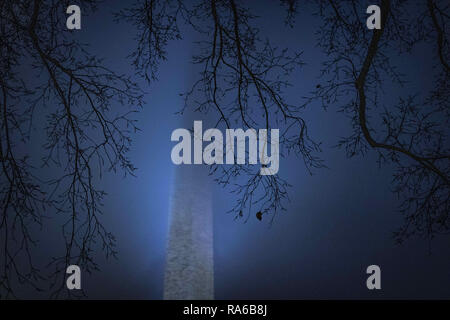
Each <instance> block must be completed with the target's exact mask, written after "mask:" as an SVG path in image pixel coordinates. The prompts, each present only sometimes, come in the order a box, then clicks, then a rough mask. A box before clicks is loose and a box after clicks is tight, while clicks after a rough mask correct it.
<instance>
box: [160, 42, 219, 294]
mask: <svg viewBox="0 0 450 320" xmlns="http://www.w3.org/2000/svg"><path fill="white" fill-rule="evenodd" d="M194 37H195V36H194ZM191 40H192V41H191V43H192V45H193V44H194V43H195V40H198V39H191ZM191 52H192V53H193V52H194V47H192V48H191ZM195 68H196V67H195V65H193V64H192V63H189V66H188V67H187V68H186V69H184V71H185V72H187V74H186V79H187V87H188V88H189V87H190V86H192V84H193V83H194V81H195V80H196V78H197V77H198V71H199V70H198V67H197V70H196V69H195ZM191 107H192V106H191ZM202 118H203V119H202ZM194 120H202V121H204V120H207V119H205V117H204V116H203V117H202V116H201V114H199V113H194V112H192V108H191V109H190V110H189V108H188V110H186V111H185V112H184V114H183V116H182V117H181V126H180V127H182V128H185V129H188V130H189V129H192V128H193V124H194ZM206 123H207V122H206ZM206 123H205V122H204V124H205V125H206ZM174 129H176V128H174ZM195 139H199V137H194V134H192V141H191V142H192V147H193V146H194V140H195ZM200 139H201V137H200ZM175 144H176V142H173V145H175ZM193 159H194V155H193V154H192V160H193ZM208 173H209V169H208V166H207V165H205V164H181V165H177V166H176V167H175V174H174V181H173V185H172V186H173V187H172V194H171V196H170V206H169V208H170V209H169V211H170V212H169V231H168V240H167V253H166V266H165V274H164V299H167V300H169V299H170V300H200V299H205V300H209V299H214V265H213V213H212V201H211V198H212V197H211V187H212V183H211V177H210V176H209V175H208Z"/></svg>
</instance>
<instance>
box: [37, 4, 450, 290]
mask: <svg viewBox="0 0 450 320" xmlns="http://www.w3.org/2000/svg"><path fill="white" fill-rule="evenodd" d="M123 5H125V2H124V1H108V4H107V5H104V6H103V7H100V8H99V11H97V12H96V13H94V14H93V15H91V16H89V17H87V16H83V21H82V30H81V31H77V32H76V36H77V37H80V39H82V40H83V41H84V42H86V43H88V44H89V45H90V47H91V50H92V51H91V52H93V53H98V54H99V55H100V56H103V57H105V64H107V65H108V66H110V67H111V68H113V69H114V70H116V71H118V72H123V73H127V74H134V69H133V68H132V67H131V64H130V61H129V60H127V58H126V56H127V55H128V54H129V53H130V52H131V51H132V50H133V48H134V47H135V42H134V41H133V38H134V35H135V31H134V29H133V28H132V27H131V26H129V25H127V24H126V23H120V24H117V23H114V21H113V15H112V12H113V11H115V10H116V9H118V8H120V7H121V6H123ZM254 9H255V12H256V13H257V14H259V15H261V16H262V17H265V18H264V19H259V20H258V22H259V23H260V27H261V29H262V34H264V35H265V36H267V37H269V38H270V39H274V40H275V41H276V43H277V44H279V45H280V46H283V47H288V48H290V49H291V50H300V51H303V52H304V55H303V60H304V61H305V62H306V63H307V64H306V65H305V66H304V67H303V68H302V69H301V70H298V71H297V72H294V74H293V75H292V78H291V80H292V83H293V87H292V88H290V89H289V90H288V91H287V95H286V97H287V100H289V101H290V102H293V103H300V102H301V101H302V97H303V96H305V95H306V94H307V93H308V92H310V91H311V90H312V89H313V88H314V87H315V85H316V84H317V83H320V79H319V78H318V76H319V67H320V63H321V61H322V59H323V58H324V57H323V54H322V53H321V51H320V49H319V48H317V46H316V42H315V34H314V32H315V30H316V29H317V27H318V26H319V24H320V21H319V20H318V19H319V18H317V17H313V16H312V15H310V14H307V13H304V12H300V13H299V15H298V17H297V19H296V24H295V25H294V28H292V29H291V28H289V27H286V26H285V25H284V22H283V19H284V15H285V12H284V11H283V10H282V8H281V7H280V6H278V4H273V3H272V2H270V1H258V7H255V8H254ZM183 33H184V36H185V39H184V40H182V41H176V42H171V43H170V44H169V46H168V48H167V49H168V50H167V51H168V52H169V53H168V60H167V61H165V62H162V63H161V65H160V68H159V72H158V78H159V79H158V81H157V82H154V83H153V84H152V85H150V86H149V85H148V84H146V83H145V82H144V81H141V80H139V82H140V84H141V86H142V87H143V88H144V89H145V90H146V91H147V92H148V94H147V95H146V98H145V101H146V105H145V106H144V109H143V110H142V112H140V113H139V114H138V115H137V116H136V118H137V119H138V120H139V122H138V126H139V127H140V128H141V131H140V132H139V133H137V134H136V135H134V136H133V138H134V142H133V147H132V151H131V153H130V158H131V159H132V161H133V162H134V164H135V165H136V167H138V168H139V169H138V171H137V173H136V174H137V176H136V177H127V178H123V177H122V176H121V174H120V173H119V174H117V175H113V174H106V175H105V176H104V177H103V179H102V181H101V182H100V184H101V186H102V187H103V188H104V189H105V191H106V192H107V193H108V196H107V197H106V199H105V206H104V209H103V211H104V215H103V221H104V223H105V225H106V226H107V228H109V230H110V231H111V232H112V233H114V234H115V236H116V237H117V242H118V251H119V255H118V260H108V261H104V258H103V257H102V255H101V254H100V253H98V254H97V258H98V259H99V261H100V262H101V263H100V266H101V271H100V272H96V273H93V274H92V275H90V276H85V277H84V278H83V286H84V288H85V289H86V292H87V294H88V298H139V299H161V298H162V292H163V274H164V259H165V245H166V237H167V231H168V225H167V222H168V213H169V201H170V192H171V184H172V181H173V175H174V167H175V166H174V165H173V164H172V162H171V159H170V151H171V148H172V146H173V143H172V142H171V141H170V134H171V132H172V131H173V130H174V129H176V128H178V127H179V126H180V123H181V119H180V117H179V116H177V115H175V114H174V113H175V112H176V111H178V110H179V109H180V108H181V107H182V104H183V100H182V98H181V97H180V96H179V94H180V93H182V92H185V91H187V90H188V89H190V87H191V85H192V83H193V81H194V80H195V79H196V76H197V75H196V69H195V68H194V67H192V66H191V63H190V61H191V55H192V53H193V52H192V47H193V46H192V43H191V40H192V30H191V29H189V28H185V29H184V30H183ZM431 59H432V56H431V55H430V53H429V52H428V51H426V50H425V49H424V50H422V51H420V50H416V51H415V52H413V54H412V55H411V56H410V57H409V59H407V60H404V62H402V63H403V64H404V66H405V68H404V69H405V70H404V72H407V73H408V79H412V80H414V81H412V82H411V83H410V84H408V85H407V86H406V87H405V88H403V89H401V90H402V91H401V92H409V93H416V92H417V91H418V90H421V88H423V87H427V86H429V83H430V81H429V77H431V65H432V64H431V62H430V63H428V61H430V60H431ZM411 66H413V67H411ZM399 90H400V89H399V88H393V89H392V90H391V91H392V92H388V93H386V97H385V98H386V101H387V102H388V101H391V99H392V101H393V100H395V99H396V98H397V96H396V94H397V93H398V92H400V91H399ZM304 117H305V119H306V120H307V121H308V124H309V128H310V133H311V135H312V136H313V137H314V138H315V139H316V140H318V141H322V142H323V152H322V154H321V156H322V158H323V159H324V160H325V162H326V165H327V166H328V169H319V170H314V171H313V175H312V176H311V175H309V174H308V172H307V170H306V168H305V167H304V165H303V161H302V160H301V159H299V158H296V157H293V156H292V157H288V158H282V159H281V162H280V170H279V175H280V176H282V177H283V178H286V179H287V180H288V182H289V183H291V184H292V188H290V190H289V192H290V194H289V195H290V198H291V201H290V203H288V204H287V210H286V212H283V213H281V214H280V215H279V216H277V217H276V219H275V221H274V223H273V224H272V225H269V223H268V222H267V221H265V220H263V221H258V220H256V219H255V218H253V217H252V218H251V219H249V221H248V222H247V223H243V222H242V221H239V220H234V216H232V215H230V214H227V213H226V212H227V211H228V210H229V209H230V204H231V203H233V202H234V201H236V198H235V195H233V194H231V193H230V192H229V191H230V190H228V189H223V188H221V187H219V186H215V187H214V196H213V206H214V254H215V257H214V259H215V261H214V263H215V294H216V298H217V299H260V298H261V299H302V298H318V299H327V298H450V286H449V283H450V255H449V254H448V244H449V238H448V237H437V238H435V239H434V240H433V242H432V243H431V249H430V248H429V244H428V242H427V241H425V240H423V239H410V240H408V241H406V242H405V243H404V244H402V245H396V244H395V243H394V240H393V238H392V232H393V231H394V230H395V229H397V228H398V227H399V226H400V225H401V224H402V218H401V216H400V215H399V214H398V212H397V210H396V208H397V205H398V204H399V202H398V200H397V199H396V197H395V195H394V194H393V193H392V185H391V179H392V172H393V171H392V168H390V167H389V166H384V167H382V168H379V167H378V165H377V163H376V155H375V154H374V153H373V152H369V153H368V154H367V155H366V156H365V157H364V158H352V159H348V158H346V156H345V152H344V151H343V150H339V149H337V148H334V147H333V146H334V145H336V143H337V141H338V139H339V138H340V137H342V136H345V135H346V134H347V133H348V130H349V128H348V125H349V123H348V119H347V118H345V116H344V115H342V114H341V113H338V112H337V106H336V108H329V109H328V111H324V110H323V109H321V108H320V106H319V105H315V104H312V105H310V106H309V107H308V108H307V109H306V110H305V113H304ZM40 139H41V136H39V135H36V137H35V141H34V142H35V143H33V150H34V151H33V152H38V150H39V148H38V147H36V146H39V144H40V143H39V140H40ZM41 173H42V174H44V175H45V171H41ZM52 228H53V227H51V225H50V226H48V227H47V229H44V230H43V232H42V233H41V236H40V237H41V245H40V246H39V247H38V249H37V251H36V252H37V253H38V255H39V256H41V257H42V259H44V257H46V256H47V255H49V254H50V253H51V252H53V251H54V250H56V249H57V246H55V245H54V244H55V241H58V237H59V233H58V232H59V231H56V230H57V229H56V228H54V229H52ZM51 248H52V249H51ZM371 264H377V265H379V266H380V267H381V271H382V276H381V281H382V290H380V291H376V292H375V291H369V290H367V288H366V286H365V282H366V278H367V275H366V273H365V270H366V268H367V266H369V265H371Z"/></svg>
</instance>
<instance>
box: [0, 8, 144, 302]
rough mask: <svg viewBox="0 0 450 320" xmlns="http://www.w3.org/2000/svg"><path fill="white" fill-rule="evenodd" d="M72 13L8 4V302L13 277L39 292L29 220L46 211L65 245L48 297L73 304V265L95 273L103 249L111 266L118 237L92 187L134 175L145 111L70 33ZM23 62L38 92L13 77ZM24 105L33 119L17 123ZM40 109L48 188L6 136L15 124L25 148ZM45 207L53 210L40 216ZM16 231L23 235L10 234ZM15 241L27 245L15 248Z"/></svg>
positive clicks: (126, 82) (4, 16)
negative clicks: (132, 152) (37, 79)
mask: <svg viewBox="0 0 450 320" xmlns="http://www.w3.org/2000/svg"><path fill="white" fill-rule="evenodd" d="M82 2H83V5H85V8H91V10H94V9H95V6H96V4H97V1H82ZM68 5H69V4H68V2H67V1H60V2H53V1H43V0H35V1H16V2H6V3H3V5H2V7H1V21H2V23H1V32H2V35H1V38H2V39H4V40H3V41H4V42H5V44H6V43H7V47H5V49H4V50H5V51H7V52H6V55H5V57H6V59H4V62H3V63H2V74H4V76H2V77H1V78H2V80H1V81H2V82H1V86H2V89H3V90H2V100H3V103H2V107H3V108H2V109H3V112H2V113H3V118H2V123H1V127H2V128H3V130H4V131H5V132H6V133H7V134H6V135H5V137H6V139H4V138H3V135H2V144H1V148H0V149H1V150H2V151H1V155H2V157H1V159H2V167H3V172H2V176H1V179H6V180H7V181H8V182H9V185H8V187H7V188H4V189H3V190H2V193H1V194H2V196H3V199H2V224H1V225H0V231H1V232H2V236H3V238H4V240H5V245H4V252H5V255H2V259H3V260H2V262H1V265H2V267H3V275H2V279H1V282H0V284H1V285H0V288H1V289H2V290H1V291H0V292H4V293H3V295H4V297H5V298H8V297H10V296H14V291H13V288H12V286H11V278H12V277H16V278H18V279H19V281H21V282H24V281H26V282H28V283H29V284H31V285H33V286H34V287H35V288H36V289H38V290H42V288H40V287H39V286H38V284H37V283H38V280H41V279H42V278H43V277H44V275H43V273H42V272H40V271H39V270H37V269H36V268H35V267H34V265H33V263H32V261H33V260H32V253H31V248H30V245H31V244H32V243H33V240H32V239H33V238H32V236H31V233H32V232H31V230H30V227H29V226H28V223H29V222H30V219H32V220H33V221H34V222H37V223H41V222H42V212H43V211H47V210H49V208H48V207H50V210H52V212H54V211H56V212H57V213H58V215H57V216H61V217H62V218H59V219H62V236H63V240H64V241H63V242H64V252H63V254H62V255H59V256H56V257H54V258H53V259H52V261H51V263H50V264H49V266H48V267H50V268H52V269H53V271H52V272H51V274H50V275H45V277H46V278H47V277H50V279H51V283H52V286H51V287H52V288H53V290H52V297H54V298H57V297H59V296H61V294H64V293H65V295H66V296H73V295H74V294H73V293H72V292H70V291H69V290H65V289H66V288H65V270H66V268H67V266H68V265H70V264H77V265H79V266H80V267H81V268H82V269H83V270H84V271H87V272H91V271H92V270H96V269H98V266H97V264H96V262H95V260H94V259H93V255H92V254H93V252H94V250H97V249H100V250H103V251H104V252H105V254H106V256H107V257H108V256H115V254H116V251H115V249H114V246H115V238H114V236H113V235H112V234H111V233H110V232H109V231H107V230H106V228H105V227H104V226H103V224H102V222H101V214H102V212H101V203H102V200H103V197H104V195H105V193H104V191H102V190H99V189H98V188H97V187H96V181H97V180H98V179H99V178H101V174H102V172H103V171H105V170H114V171H116V169H119V168H120V169H121V170H123V171H124V172H125V173H130V174H133V172H134V170H135V167H134V166H133V165H132V163H131V162H130V160H129V159H128V158H127V155H126V153H127V151H128V150H129V145H130V143H131V138H130V134H131V133H132V132H134V131H135V130H137V128H136V126H135V121H134V120H133V119H132V114H133V113H134V112H136V111H137V109H135V107H139V106H141V105H142V92H141V91H140V89H139V88H138V86H137V85H136V84H135V83H134V82H132V81H131V80H130V79H129V78H127V77H126V76H124V75H120V74H117V73H115V72H114V71H112V70H110V69H108V68H107V67H106V66H104V65H103V64H102V61H101V60H100V59H98V58H97V57H95V56H94V55H91V54H89V53H88V52H87V51H86V50H85V47H84V46H83V45H81V44H80V43H79V42H78V41H76V40H74V39H73V37H71V36H70V32H69V31H67V30H65V29H64V28H65V23H62V21H64V22H65V16H64V13H65V9H66V8H67V6H68ZM2 48H3V46H2ZM23 61H26V62H28V63H29V65H32V66H33V68H34V69H36V70H38V71H39V72H40V73H41V75H42V76H43V79H44V80H42V82H41V83H39V84H34V83H31V84H30V83H26V81H23V80H22V79H23V77H22V78H21V76H22V75H21V74H19V71H17V69H19V66H20V63H21V62H23ZM30 82H31V81H30ZM13 84H14V85H13ZM21 87H23V88H25V87H29V89H21ZM8 97H9V100H8ZM26 104H30V105H31V107H29V108H30V109H29V112H31V113H28V114H27V113H25V114H23V115H22V114H20V115H19V112H20V111H19V110H20V108H21V107H22V108H24V106H26ZM120 105H127V106H130V107H131V108H130V109H129V110H128V111H126V110H125V111H124V112H120V111H119V110H117V111H119V112H118V113H117V115H113V111H115V109H117V106H120ZM44 107H45V108H46V109H48V110H49V113H48V116H47V124H46V127H45V132H46V134H47V142H46V144H45V145H44V146H43V147H44V149H45V150H46V155H45V156H44V157H43V158H42V163H43V165H44V166H49V167H52V166H55V167H59V168H60V171H61V175H59V176H57V177H55V178H52V179H50V180H46V181H42V180H40V179H38V178H37V177H35V176H34V175H33V173H32V172H30V169H31V168H32V166H31V163H30V164H29V163H26V162H25V160H26V159H27V156H24V159H25V160H23V162H19V161H18V160H16V158H17V156H16V155H15V153H14V146H12V142H11V141H12V139H13V138H11V137H10V135H9V133H10V132H9V131H10V124H13V125H14V129H15V133H16V134H17V136H16V137H15V139H14V141H21V143H22V145H23V146H25V145H26V144H27V143H29V141H30V136H29V135H28V134H26V133H25V132H24V131H23V130H22V129H23V127H24V126H28V127H30V128H31V127H33V123H32V111H33V110H34V109H39V110H42V109H43V108H44ZM40 112H41V111H40ZM19 117H20V118H19ZM4 144H6V146H3V145H4ZM22 148H23V147H22ZM34 163H36V161H35V162H34ZM40 204H45V205H47V206H48V207H43V208H40V207H39V206H38V205H40ZM17 224H18V225H19V226H20V227H21V228H20V230H17V228H15V227H14V226H15V225H17ZM11 230H12V232H11ZM15 234H18V235H19V236H20V238H19V239H22V240H19V241H18V239H17V238H16V236H15ZM12 251H15V253H14V254H12ZM20 254H24V255H26V256H27V257H28V263H25V264H22V265H21V268H23V269H28V271H22V270H21V268H20V267H19V266H18V265H17V264H16V262H15V259H19V257H20V256H19V255H20ZM81 294H84V293H83V292H82V293H81Z"/></svg>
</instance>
